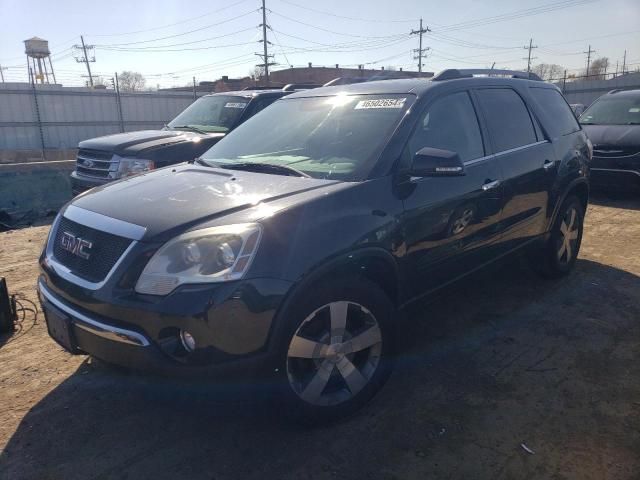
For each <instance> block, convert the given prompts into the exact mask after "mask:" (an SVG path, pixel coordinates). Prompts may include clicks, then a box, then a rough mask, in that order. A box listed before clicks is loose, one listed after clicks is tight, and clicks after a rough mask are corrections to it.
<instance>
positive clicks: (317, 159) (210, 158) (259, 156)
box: [202, 94, 410, 180]
mask: <svg viewBox="0 0 640 480" xmlns="http://www.w3.org/2000/svg"><path fill="white" fill-rule="evenodd" d="M408 97H409V95H407V94H403V95H361V96H355V95H354V96H346V95H336V96H332V97H311V98H295V99H287V100H280V101H277V102H275V103H274V104H273V105H272V106H270V107H269V108H268V109H266V110H264V111H263V112H261V113H260V114H258V115H256V116H255V117H253V118H251V119H250V120H249V121H247V122H245V123H244V124H243V125H241V126H240V127H238V128H237V129H236V130H234V131H233V133H232V134H230V135H229V136H227V137H226V138H224V139H223V140H222V141H220V142H219V143H218V144H216V145H214V146H213V147H212V148H211V149H210V150H208V151H207V152H206V153H205V154H204V155H203V156H202V158H203V161H204V162H205V163H208V164H210V165H215V166H225V165H228V166H232V164H238V163H247V162H251V163H265V164H272V165H286V166H288V167H293V168H295V169H296V170H298V171H300V172H303V173H305V174H307V175H309V176H311V177H314V178H332V179H340V180H361V179H363V178H365V176H366V174H367V173H368V172H369V171H370V170H371V169H372V168H373V166H374V165H375V163H376V161H377V159H378V156H379V155H380V153H381V151H382V149H383V147H384V145H385V144H386V142H387V140H388V138H389V136H390V135H391V133H392V132H393V130H394V129H395V127H396V125H397V124H398V122H399V120H400V118H401V115H402V112H403V111H404V110H405V109H406V108H407V106H408V104H409V103H410V101H408Z"/></svg>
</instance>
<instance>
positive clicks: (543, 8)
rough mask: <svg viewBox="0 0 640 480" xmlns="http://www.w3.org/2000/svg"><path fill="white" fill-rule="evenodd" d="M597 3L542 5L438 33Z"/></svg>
mask: <svg viewBox="0 0 640 480" xmlns="http://www.w3.org/2000/svg"><path fill="white" fill-rule="evenodd" d="M595 1H597V0H565V1H562V2H555V3H549V4H546V5H540V6H539V7H533V8H527V9H523V10H516V11H514V12H511V13H505V14H501V15H494V16H491V17H484V18H479V19H476V20H468V21H465V22H459V23H454V24H450V25H445V26H444V27H442V28H441V29H438V30H437V31H439V32H443V31H452V30H461V29H467V28H474V27H479V26H484V25H490V24H493V23H498V22H504V21H507V20H515V19H519V18H526V17H530V16H533V15H540V14H541V13H548V12H552V11H556V10H561V9H565V8H570V7H576V6H581V5H585V4H587V3H593V2H595Z"/></svg>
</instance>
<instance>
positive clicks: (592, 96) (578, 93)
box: [555, 73, 640, 106]
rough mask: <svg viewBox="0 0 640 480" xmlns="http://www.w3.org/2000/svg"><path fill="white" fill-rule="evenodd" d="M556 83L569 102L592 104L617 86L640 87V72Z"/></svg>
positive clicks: (625, 88)
mask: <svg viewBox="0 0 640 480" xmlns="http://www.w3.org/2000/svg"><path fill="white" fill-rule="evenodd" d="M555 84H556V85H557V86H558V87H559V88H560V89H561V90H562V92H563V93H564V96H565V98H566V99H567V101H568V102H569V103H582V104H583V105H585V106H589V105H591V104H592V103H593V102H594V101H595V100H597V99H598V97H600V96H601V95H604V94H605V93H607V92H610V91H611V90H615V89H617V88H620V89H624V90H630V89H634V88H640V73H628V74H626V75H620V76H617V77H614V78H610V79H608V80H594V79H589V80H574V81H561V82H555Z"/></svg>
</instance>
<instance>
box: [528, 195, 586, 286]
mask: <svg viewBox="0 0 640 480" xmlns="http://www.w3.org/2000/svg"><path fill="white" fill-rule="evenodd" d="M583 226H584V208H583V207H582V203H581V202H580V199H579V198H578V197H576V196H573V195H572V196H569V197H567V199H565V201H564V202H563V204H562V206H561V207H560V211H559V212H558V217H557V218H556V221H555V222H554V224H553V228H552V229H551V236H550V237H549V240H548V241H547V243H546V244H545V245H544V247H543V248H542V250H541V251H540V252H538V254H537V255H534V257H533V259H532V261H533V267H534V268H535V269H536V270H537V271H538V272H540V273H541V274H542V275H543V276H546V277H549V278H558V277H562V276H564V275H567V274H568V273H569V272H570V271H571V269H572V268H573V266H574V265H575V263H576V259H577V258H578V252H579V251H580V244H581V242H582V229H583Z"/></svg>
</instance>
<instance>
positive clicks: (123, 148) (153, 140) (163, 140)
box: [79, 130, 225, 157]
mask: <svg viewBox="0 0 640 480" xmlns="http://www.w3.org/2000/svg"><path fill="white" fill-rule="evenodd" d="M224 136H225V134H224V133H211V134H199V133H195V132H185V131H181V130H141V131H138V132H127V133H116V134H115V135H107V136H105V137H98V138H91V139H89V140H84V141H82V142H80V144H79V148H87V149H92V150H106V151H109V152H113V153H115V154H117V155H120V156H122V157H124V156H129V157H135V156H136V155H138V154H139V153H140V152H142V151H145V150H151V149H156V148H162V147H166V146H169V145H177V144H181V143H183V144H188V143H199V142H201V141H202V140H204V139H207V140H209V139H218V140H219V139H220V138H222V137H224Z"/></svg>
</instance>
